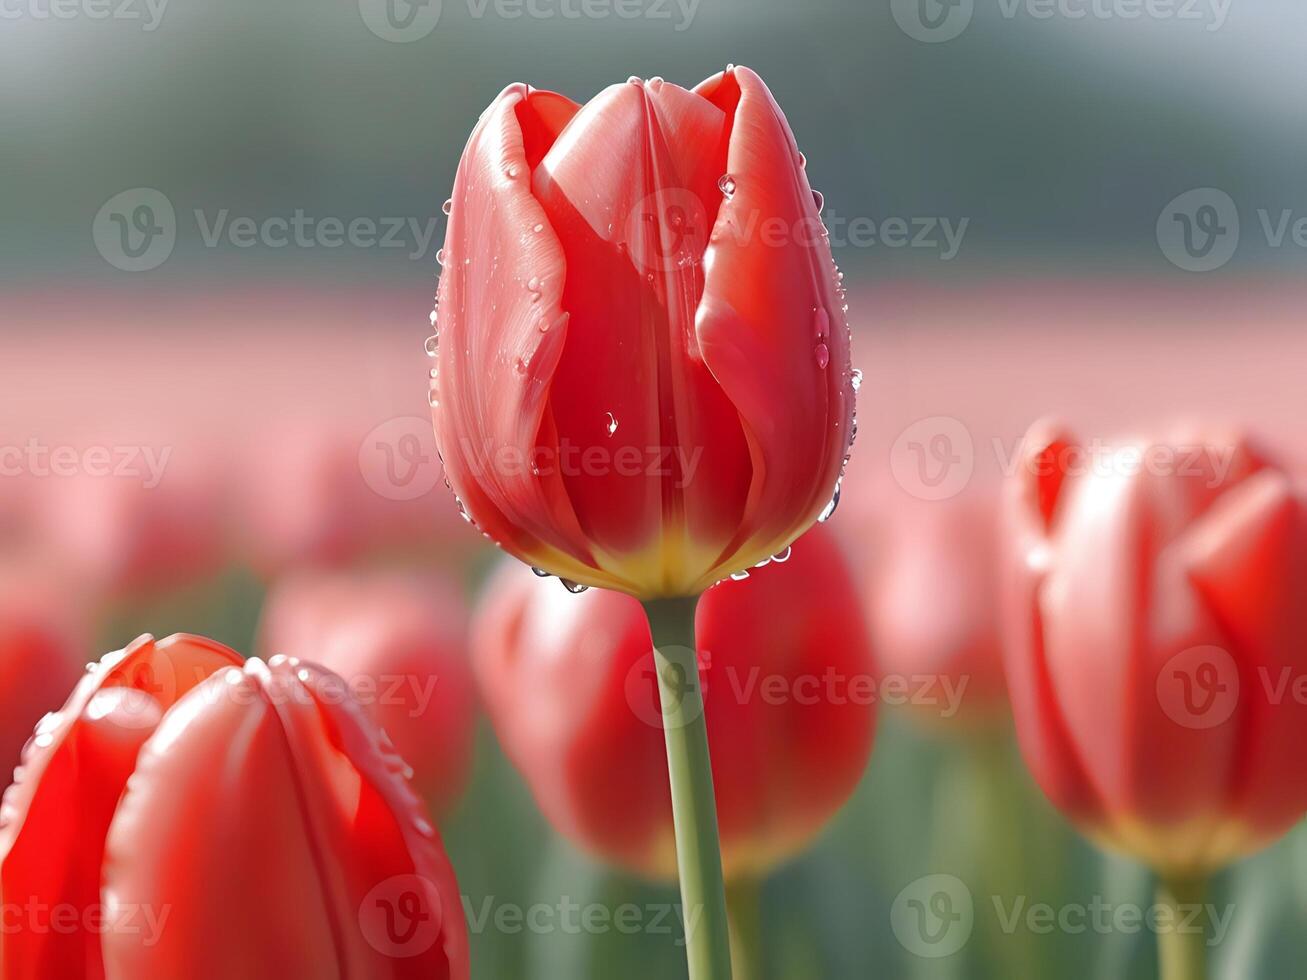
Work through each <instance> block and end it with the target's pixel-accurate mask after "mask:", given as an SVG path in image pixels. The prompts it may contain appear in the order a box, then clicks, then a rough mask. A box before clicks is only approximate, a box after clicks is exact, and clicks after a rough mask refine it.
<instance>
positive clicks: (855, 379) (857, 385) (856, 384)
mask: <svg viewBox="0 0 1307 980" xmlns="http://www.w3.org/2000/svg"><path fill="white" fill-rule="evenodd" d="M849 383H850V384H852V385H853V390H854V391H860V390H861V389H862V372H861V371H860V370H859V369H858V368H854V369H853V375H852V377H850V378H849Z"/></svg>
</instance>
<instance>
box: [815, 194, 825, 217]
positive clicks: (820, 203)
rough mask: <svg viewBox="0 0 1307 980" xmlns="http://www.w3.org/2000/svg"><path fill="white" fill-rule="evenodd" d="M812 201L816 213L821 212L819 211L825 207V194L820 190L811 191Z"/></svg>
mask: <svg viewBox="0 0 1307 980" xmlns="http://www.w3.org/2000/svg"><path fill="white" fill-rule="evenodd" d="M812 203H813V204H815V205H816V206H817V213H818V214H821V212H822V211H823V210H824V209H825V207H826V197H825V195H824V194H822V192H821V191H813V192H812Z"/></svg>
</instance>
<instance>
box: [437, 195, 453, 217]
mask: <svg viewBox="0 0 1307 980" xmlns="http://www.w3.org/2000/svg"><path fill="white" fill-rule="evenodd" d="M440 210H441V211H443V212H444V213H445V214H449V212H451V211H453V210H454V200H453V198H449V199H447V200H446V201H445V203H444V204H442V205H440Z"/></svg>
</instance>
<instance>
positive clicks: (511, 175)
mask: <svg viewBox="0 0 1307 980" xmlns="http://www.w3.org/2000/svg"><path fill="white" fill-rule="evenodd" d="M520 172H521V171H519V170H518V168H517V164H515V163H513V164H509V165H508V166H507V167H505V168H504V176H505V177H507V178H508V179H509V180H514V179H516V177H517V175H518V174H519V173H520Z"/></svg>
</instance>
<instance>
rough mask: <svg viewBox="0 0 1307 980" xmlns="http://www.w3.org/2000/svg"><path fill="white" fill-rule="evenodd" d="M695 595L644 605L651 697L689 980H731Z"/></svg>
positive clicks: (723, 885)
mask: <svg viewBox="0 0 1307 980" xmlns="http://www.w3.org/2000/svg"><path fill="white" fill-rule="evenodd" d="M698 603H699V599H698V597H697V596H694V597H690V598H683V599H656V600H651V601H649V602H646V603H645V604H644V609H645V614H646V615H647V616H648V617H649V629H650V631H651V632H652V634H653V642H654V662H655V667H656V669H657V674H658V696H659V698H660V700H661V704H662V716H663V733H664V736H665V737H666V740H667V771H668V774H669V775H670V777H671V786H672V819H673V822H674V824H675V828H676V863H677V867H678V869H679V872H680V879H681V903H682V913H683V921H684V922H685V923H686V927H685V948H686V958H687V960H688V962H689V968H690V980H730V977H731V939H730V922H729V919H728V917H727V912H726V886H725V884H724V882H723V879H722V857H721V844H720V842H719V841H718V837H717V801H716V798H715V797H714V796H713V778H712V764H711V762H710V760H709V756H708V727H707V724H706V722H705V719H704V714H703V690H702V688H701V685H700V682H699V662H698V657H697V656H696V655H695V652H694V610H695V607H696V606H697V605H698Z"/></svg>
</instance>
